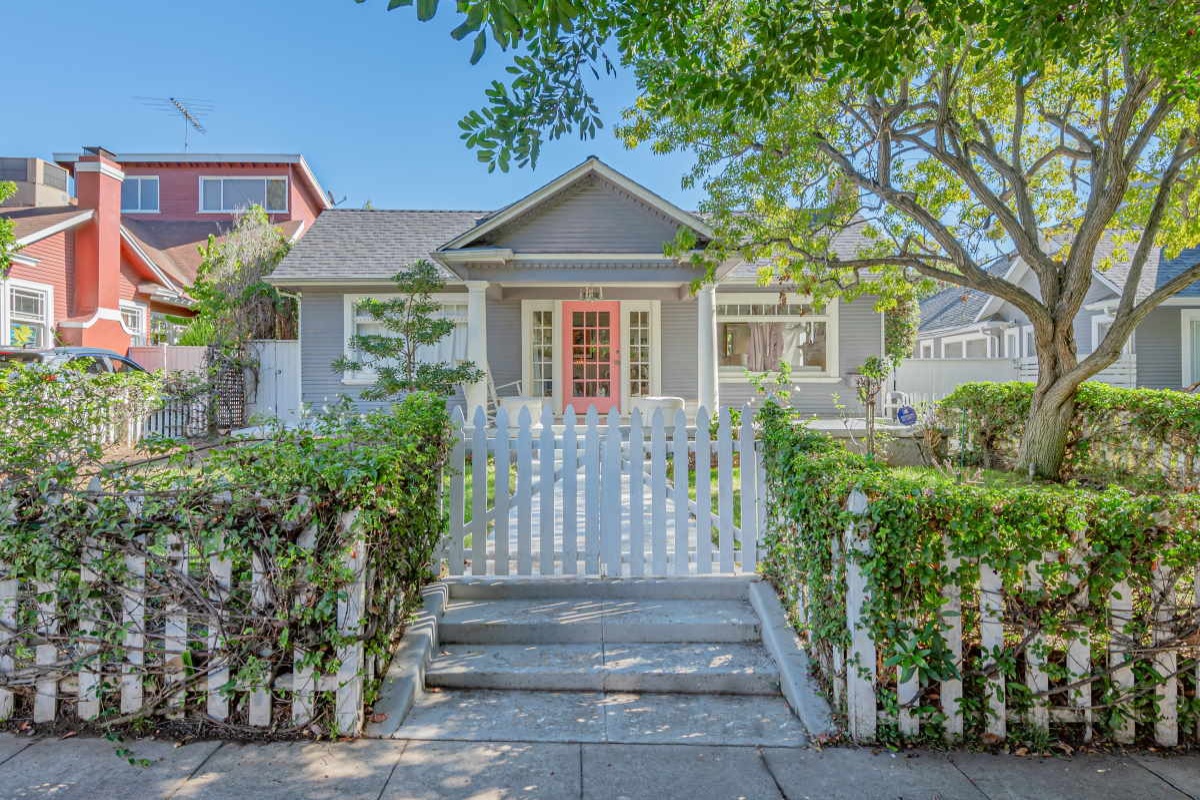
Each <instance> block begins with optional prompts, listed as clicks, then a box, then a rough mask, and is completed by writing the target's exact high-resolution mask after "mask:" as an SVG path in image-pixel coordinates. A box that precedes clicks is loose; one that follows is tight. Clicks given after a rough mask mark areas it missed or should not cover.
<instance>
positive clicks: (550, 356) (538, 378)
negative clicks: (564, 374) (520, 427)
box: [529, 309, 554, 397]
mask: <svg viewBox="0 0 1200 800" xmlns="http://www.w3.org/2000/svg"><path fill="white" fill-rule="evenodd" d="M531 334H532V341H531V346H532V351H531V353H530V356H531V358H532V362H531V365H532V367H533V372H532V377H531V381H532V384H533V385H532V386H531V387H529V392H530V394H532V395H533V396H534V397H553V396H554V312H553V311H552V310H549V309H547V310H544V311H543V310H535V311H534V312H532V328H531Z"/></svg>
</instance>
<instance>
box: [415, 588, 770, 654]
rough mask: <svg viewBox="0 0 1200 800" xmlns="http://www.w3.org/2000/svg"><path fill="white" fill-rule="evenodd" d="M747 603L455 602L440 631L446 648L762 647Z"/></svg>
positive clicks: (679, 601)
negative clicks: (734, 644)
mask: <svg viewBox="0 0 1200 800" xmlns="http://www.w3.org/2000/svg"><path fill="white" fill-rule="evenodd" d="M759 634H760V631H759V620H758V616H757V615H756V614H755V613H754V609H753V608H751V607H750V604H749V603H748V602H746V601H743V600H592V599H579V598H578V597H575V598H563V599H546V600H483V601H474V600H458V601H455V600H452V601H451V602H450V604H449V605H448V606H447V607H446V614H445V616H444V617H442V621H441V624H440V626H439V628H438V638H439V640H440V641H441V642H443V643H447V644H599V643H601V642H605V643H612V642H621V643H638V642H643V643H645V642H757V641H759V638H760V635H759Z"/></svg>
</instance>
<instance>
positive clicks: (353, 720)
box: [334, 511, 367, 736]
mask: <svg viewBox="0 0 1200 800" xmlns="http://www.w3.org/2000/svg"><path fill="white" fill-rule="evenodd" d="M338 525H339V527H340V528H341V530H342V531H344V532H346V534H348V537H349V542H350V557H349V559H348V560H347V562H346V566H347V567H349V569H350V572H351V574H353V575H354V580H353V582H352V583H351V584H350V585H349V586H347V587H346V597H345V598H344V599H339V600H338V611H337V617H338V633H339V634H340V635H341V636H343V637H350V638H351V642H350V643H349V644H347V645H343V646H342V647H339V648H338V662H339V667H338V672H337V693H336V696H335V698H334V713H335V716H336V717H337V726H338V732H339V733H340V734H342V735H343V736H354V735H356V734H357V733H358V732H359V730H360V729H361V728H362V721H363V716H362V714H363V703H362V701H363V675H362V673H363V641H362V616H363V607H364V605H365V604H366V597H367V582H366V576H367V552H366V541H365V540H364V539H363V536H362V532H361V530H360V529H359V527H358V511H349V512H347V513H345V514H343V515H342V517H341V519H340V520H339V521H338Z"/></svg>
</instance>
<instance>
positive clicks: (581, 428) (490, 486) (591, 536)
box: [443, 408, 763, 577]
mask: <svg viewBox="0 0 1200 800" xmlns="http://www.w3.org/2000/svg"><path fill="white" fill-rule="evenodd" d="M471 416H472V424H467V420H466V418H465V417H464V415H463V414H462V413H461V411H458V410H455V412H454V414H453V422H454V425H455V426H456V429H457V431H458V434H457V443H456V445H455V447H454V448H453V451H452V453H451V459H450V465H449V469H448V472H449V475H450V480H449V484H450V485H449V487H448V492H447V497H448V501H449V506H450V507H449V516H450V533H449V541H448V542H447V543H446V546H445V547H444V549H443V552H444V553H445V554H446V558H447V559H448V560H449V564H448V569H449V572H450V573H451V574H452V575H460V574H464V573H466V574H471V575H577V574H583V575H607V576H614V577H615V576H640V575H651V576H665V575H693V574H709V573H725V574H732V573H737V572H743V571H744V572H750V571H753V570H754V569H755V566H756V564H757V555H758V548H759V536H760V532H761V530H762V527H763V526H762V524H761V522H762V519H763V509H762V507H761V504H762V489H761V485H762V483H763V475H762V470H761V469H760V468H759V462H760V459H759V457H758V452H757V446H758V445H757V442H756V440H755V436H754V426H753V412H752V411H751V410H750V409H748V408H747V409H746V410H744V412H743V414H742V415H741V422H740V424H737V425H735V424H734V422H733V415H731V414H730V410H729V409H721V410H720V411H719V412H718V413H717V414H715V415H710V414H709V413H708V412H707V411H706V410H704V409H700V410H699V412H698V413H697V417H696V419H697V420H699V423H698V424H689V422H688V419H687V417H686V416H685V415H684V414H683V412H682V411H681V412H678V413H677V414H675V415H674V416H671V417H664V415H663V413H662V411H661V410H655V412H654V414H653V416H651V417H649V418H643V416H642V415H641V413H640V412H639V411H634V413H633V414H632V415H631V416H630V417H628V418H622V417H620V416H619V415H618V414H617V413H616V412H615V411H613V412H610V413H609V414H607V415H606V416H601V415H600V414H598V413H597V412H596V409H595V408H591V409H589V410H588V412H587V413H586V415H585V416H584V417H583V419H582V420H579V419H577V418H576V417H575V415H574V412H573V411H570V412H568V413H567V414H566V415H565V416H564V417H563V419H562V420H561V421H559V420H558V419H556V418H555V416H554V415H553V414H552V413H551V412H550V411H549V409H546V411H545V412H544V413H543V415H542V417H541V419H539V420H533V419H531V418H530V416H529V413H528V411H526V410H522V412H521V414H520V417H519V418H518V419H517V420H516V421H515V423H514V421H513V420H512V419H510V418H508V417H506V416H497V418H496V420H495V421H494V423H492V424H489V423H488V421H487V420H486V418H485V417H484V416H483V414H482V412H480V413H479V414H472V415H471ZM714 418H715V419H716V421H717V424H716V426H715V428H716V429H715V431H713V430H710V424H711V422H710V421H711V420H712V419H714ZM714 443H715V446H714ZM468 497H469V498H470V502H469V503H468V502H467V498H468Z"/></svg>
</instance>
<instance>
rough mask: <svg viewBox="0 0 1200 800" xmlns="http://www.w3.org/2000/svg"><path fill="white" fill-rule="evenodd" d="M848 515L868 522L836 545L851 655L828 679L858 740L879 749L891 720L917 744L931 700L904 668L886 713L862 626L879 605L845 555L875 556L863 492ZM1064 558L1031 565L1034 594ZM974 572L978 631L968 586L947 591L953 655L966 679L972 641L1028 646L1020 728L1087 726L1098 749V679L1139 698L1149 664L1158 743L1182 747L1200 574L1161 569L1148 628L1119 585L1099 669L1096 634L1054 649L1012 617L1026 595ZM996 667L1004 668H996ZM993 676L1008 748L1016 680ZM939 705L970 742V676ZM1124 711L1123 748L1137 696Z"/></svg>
mask: <svg viewBox="0 0 1200 800" xmlns="http://www.w3.org/2000/svg"><path fill="white" fill-rule="evenodd" d="M847 510H848V511H849V512H850V513H851V514H852V515H854V516H856V517H858V518H859V519H860V520H862V521H861V522H858V523H852V524H850V525H849V526H848V527H847V529H846V531H845V535H844V536H843V537H836V536H835V537H834V538H833V540H832V549H833V560H834V564H835V568H836V565H837V564H838V563H844V564H845V569H846V623H847V627H848V628H849V630H850V646H849V648H848V649H846V650H841V649H837V648H835V650H834V653H833V656H832V660H833V663H832V665H829V666H830V669H828V670H827V674H831V676H832V678H833V680H832V683H833V689H834V699H835V702H836V703H838V704H841V703H842V702H843V701H844V703H845V709H846V721H847V732H848V733H849V735H850V737H851V738H852V739H854V740H855V741H858V742H874V741H876V739H877V732H878V728H879V725H880V723H881V722H884V721H890V722H894V723H896V724H897V727H898V728H899V731H900V733H901V735H903V736H904V737H906V738H908V739H912V738H915V737H917V736H918V735H919V733H920V730H921V718H920V715H919V713H918V711H917V707H918V706H919V705H926V706H928V705H929V704H930V702H931V701H930V700H929V699H925V700H922V701H921V702H920V703H918V700H919V699H920V698H921V675H920V672H919V671H914V672H913V674H912V675H911V676H910V677H909V679H908V680H907V681H904V680H901V678H902V671H901V670H900V668H896V675H895V684H896V687H897V697H896V699H897V707H898V713H897V715H896V716H895V717H892V716H889V715H888V714H886V713H885V711H884V708H883V704H882V703H881V702H880V698H879V696H878V688H879V686H880V683H881V681H880V675H879V672H878V670H879V668H880V664H881V663H882V661H881V659H880V653H879V652H877V648H876V643H875V641H874V640H873V638H872V636H871V634H870V632H869V631H868V630H866V629H865V627H863V625H862V623H861V621H862V619H863V609H864V608H865V607H866V606H867V605H868V604H869V602H870V590H869V585H868V582H867V578H866V576H865V575H864V574H863V571H862V570H861V569H860V567H859V566H858V564H857V563H856V562H855V559H854V558H853V557H846V554H851V553H855V552H869V548H870V541H869V539H870V537H869V533H870V528H869V523H868V522H867V521H866V520H867V519H868V518H869V517H868V515H867V511H868V500H867V497H866V496H865V495H864V494H862V493H861V492H859V491H855V492H852V493H851V495H850V498H849V500H848V502H847ZM843 548H844V549H843ZM949 551H950V548H949V547H947V552H949ZM1062 557H1063V556H1062V554H1060V553H1057V552H1053V553H1046V554H1045V555H1044V560H1043V562H1041V563H1038V562H1035V563H1032V564H1029V565H1028V567H1027V569H1026V572H1025V574H1026V579H1025V587H1026V588H1028V589H1030V590H1038V589H1040V588H1041V587H1042V579H1041V570H1042V567H1043V566H1044V564H1045V563H1049V562H1057V561H1059V560H1060V558H1062ZM1071 557H1072V558H1080V555H1079V554H1078V553H1073V554H1072V555H1071ZM947 561H948V563H947V564H946V565H945V566H946V567H947V569H949V570H951V571H957V570H959V569H960V565H961V562H960V561H959V559H957V558H954V557H949V558H948V560H947ZM1078 563H1082V562H1078ZM972 568H973V569H978V571H979V583H978V602H977V607H978V622H977V627H976V629H975V630H970V629H964V625H963V619H964V616H963V613H962V611H963V604H964V600H965V599H966V598H963V597H962V596H961V590H960V589H959V587H958V586H956V585H947V586H945V587H943V589H942V594H943V597H944V600H945V604H944V605H943V606H942V612H941V620H942V626H943V627H942V631H943V633H942V636H943V640H944V642H945V644H946V647H947V648H948V649H949V652H950V654H951V657H952V658H953V659H954V661H955V663H956V665H957V666H958V667H959V668H960V669H959V672H960V674H961V667H962V664H963V651H964V646H970V645H971V643H972V642H974V643H976V644H977V645H978V647H979V648H980V650H981V651H982V652H984V653H1003V652H1005V651H1006V648H1011V647H1012V646H1013V645H1014V644H1015V643H1025V644H1026V646H1025V656H1026V657H1025V659H1024V674H1023V675H1022V676H1021V678H1023V681H1024V685H1025V686H1026V687H1028V689H1029V691H1030V693H1031V694H1032V696H1033V700H1032V704H1031V707H1030V708H1029V709H1028V710H1027V711H1026V712H1025V713H1024V714H1023V715H1022V716H1021V718H1020V719H1019V720H1017V721H1019V722H1021V723H1024V724H1025V725H1027V726H1029V727H1032V728H1033V729H1034V730H1037V731H1041V732H1046V731H1048V730H1049V727H1050V724H1051V723H1052V722H1054V723H1068V724H1075V725H1079V726H1081V727H1082V730H1083V739H1084V740H1085V741H1091V739H1092V735H1093V724H1094V721H1095V720H1094V717H1093V714H1094V713H1096V712H1095V708H1094V705H1093V704H1094V703H1101V702H1102V700H1101V698H1100V697H1098V696H1097V697H1093V692H1092V689H1093V686H1092V683H1091V681H1090V680H1089V679H1091V678H1092V677H1093V675H1094V673H1096V674H1099V673H1102V672H1104V671H1110V672H1111V675H1112V681H1113V684H1114V686H1115V687H1116V689H1117V691H1118V692H1120V693H1121V694H1123V695H1124V694H1127V693H1128V694H1130V695H1132V692H1131V690H1133V689H1134V675H1135V671H1134V665H1135V663H1136V662H1137V661H1139V660H1147V659H1148V660H1149V662H1150V664H1151V666H1153V668H1154V671H1155V672H1156V673H1157V674H1158V675H1159V676H1164V677H1165V680H1163V681H1162V682H1160V683H1157V684H1155V685H1154V686H1153V695H1154V704H1155V707H1156V708H1157V716H1156V718H1155V721H1154V726H1153V733H1152V736H1153V739H1154V741H1155V742H1156V743H1157V744H1159V745H1162V746H1165V747H1174V746H1176V745H1178V744H1179V743H1180V727H1181V726H1180V721H1181V714H1180V703H1181V702H1186V698H1185V697H1183V694H1184V692H1183V691H1182V689H1183V686H1184V684H1183V682H1184V680H1185V679H1188V678H1190V677H1191V676H1188V675H1184V674H1182V672H1181V670H1180V668H1179V665H1180V663H1181V662H1182V663H1183V664H1184V665H1185V666H1184V670H1185V671H1187V672H1194V681H1195V683H1196V685H1200V663H1198V664H1196V666H1194V667H1189V666H1187V664H1188V662H1187V660H1186V659H1185V654H1184V653H1182V652H1181V648H1180V646H1179V644H1178V642H1179V639H1178V636H1177V633H1176V630H1174V628H1177V626H1178V623H1179V620H1180V619H1187V618H1188V617H1189V616H1191V617H1195V616H1196V615H1198V614H1200V570H1197V571H1195V573H1194V575H1193V574H1180V573H1178V572H1177V571H1174V570H1172V569H1171V568H1170V567H1168V566H1166V565H1164V564H1158V565H1155V567H1154V571H1153V575H1154V587H1153V595H1154V598H1155V600H1156V601H1157V602H1156V603H1155V604H1154V608H1155V613H1154V618H1153V619H1152V620H1139V619H1138V618H1137V617H1136V613H1137V612H1135V610H1134V601H1133V596H1132V593H1131V591H1130V588H1129V585H1128V584H1127V583H1124V582H1122V583H1118V584H1117V585H1116V586H1115V587H1114V589H1113V591H1112V592H1111V594H1110V595H1109V597H1108V608H1109V619H1110V620H1111V621H1110V623H1109V630H1110V631H1111V638H1110V640H1109V642H1108V644H1107V647H1106V652H1105V653H1104V658H1103V659H1102V663H1099V664H1096V665H1095V670H1093V663H1092V658H1093V647H1092V644H1093V643H1092V642H1091V641H1090V639H1089V634H1088V633H1086V632H1084V630H1083V629H1079V630H1078V631H1077V633H1078V634H1079V635H1078V636H1075V637H1071V638H1070V639H1068V640H1066V641H1051V640H1049V639H1048V638H1047V637H1046V635H1045V634H1043V633H1041V632H1040V631H1039V630H1036V629H1034V628H1032V627H1027V626H1025V625H1022V624H1017V623H1014V622H1013V621H1012V620H1011V619H1006V618H1005V615H1004V610H1005V607H1006V600H1007V594H1006V593H1008V592H1011V593H1016V592H1019V591H1020V588H1021V587H1007V589H1006V587H1005V586H1004V585H1003V583H1002V581H1001V578H1000V576H999V575H998V574H997V572H996V571H995V570H994V569H992V568H991V567H990V566H988V565H987V564H983V563H980V564H979V565H978V566H977V567H972ZM1081 589H1082V590H1083V591H1081V592H1080V597H1079V598H1077V599H1076V600H1075V602H1076V603H1081V602H1083V603H1086V602H1087V592H1086V590H1085V589H1086V587H1081ZM971 600H972V601H973V600H974V598H971ZM1143 623H1145V624H1146V625H1147V626H1148V629H1149V630H1150V632H1151V634H1150V635H1151V637H1152V641H1151V642H1148V643H1147V642H1139V640H1138V637H1137V634H1136V631H1137V630H1138V629H1139V628H1141V625H1142V624H1143ZM1131 632H1133V633H1131ZM1169 641H1173V642H1175V643H1176V644H1175V645H1174V646H1173V647H1171V646H1166V643H1167V642H1169ZM1056 652H1057V657H1056V656H1055V653H1056ZM884 655H886V654H884ZM1193 655H1194V654H1193ZM1051 658H1058V659H1060V660H1061V661H1062V662H1063V663H1065V665H1066V671H1067V678H1066V685H1065V687H1063V688H1060V689H1059V690H1058V691H1054V692H1052V691H1050V688H1051V687H1050V680H1049V675H1048V672H1047V670H1046V668H1045V666H1046V664H1047V662H1048V660H1049V659H1051ZM991 666H993V667H995V666H996V665H995V664H994V663H992V665H991ZM987 673H988V674H987V677H986V678H985V684H986V697H985V703H986V709H985V714H986V723H985V730H984V733H985V735H986V736H988V737H989V738H990V739H992V740H993V741H1002V740H1004V739H1006V738H1007V737H1008V727H1009V723H1010V721H1013V720H1012V713H1013V712H1012V710H1011V709H1010V708H1009V705H1008V702H1007V694H1008V692H1007V681H1006V678H1005V676H1004V674H1003V672H1002V671H1001V670H1000V669H999V668H998V667H996V668H995V669H988V670H987ZM937 697H938V699H937V700H936V706H937V708H936V709H935V711H936V712H937V713H938V715H939V716H940V717H941V718H942V720H943V721H942V722H941V725H942V732H943V735H944V737H945V738H946V739H947V740H948V741H956V740H959V739H961V738H962V736H963V730H964V715H963V708H962V705H961V704H960V700H961V699H962V697H963V681H962V680H961V678H951V679H948V680H943V681H940V682H939V684H938V691H937ZM1110 702H1111V701H1110ZM1119 703H1120V705H1121V706H1122V707H1123V708H1124V709H1125V710H1126V711H1127V712H1128V714H1127V716H1126V717H1125V718H1124V721H1123V723H1122V724H1121V726H1120V727H1119V728H1118V729H1117V730H1115V731H1113V732H1112V737H1113V739H1114V740H1115V741H1116V742H1117V743H1119V744H1131V743H1133V742H1134V740H1135V737H1136V733H1137V731H1136V719H1135V718H1136V712H1135V711H1134V708H1135V706H1136V704H1137V698H1135V697H1132V696H1127V697H1125V698H1124V699H1122V700H1120V701H1119ZM1188 734H1190V735H1195V736H1200V725H1198V726H1197V730H1195V731H1190V732H1188Z"/></svg>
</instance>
